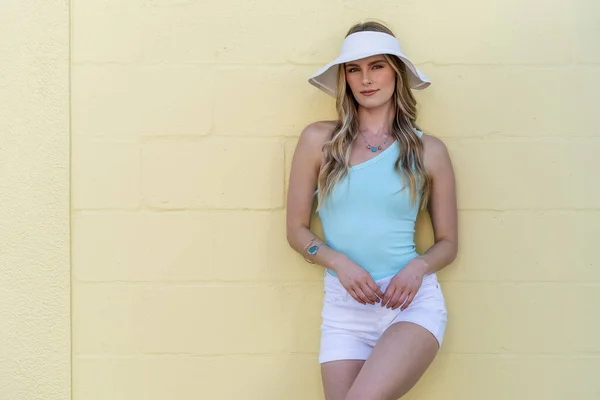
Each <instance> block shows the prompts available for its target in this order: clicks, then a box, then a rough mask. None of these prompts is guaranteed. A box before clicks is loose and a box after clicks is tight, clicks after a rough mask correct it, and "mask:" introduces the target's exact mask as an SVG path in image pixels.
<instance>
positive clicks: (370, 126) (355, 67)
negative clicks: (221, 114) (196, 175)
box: [287, 22, 458, 400]
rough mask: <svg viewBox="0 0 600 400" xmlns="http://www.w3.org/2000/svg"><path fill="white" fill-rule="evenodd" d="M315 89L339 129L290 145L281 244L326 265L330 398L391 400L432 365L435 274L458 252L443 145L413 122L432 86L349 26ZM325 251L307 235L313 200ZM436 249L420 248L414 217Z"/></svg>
mask: <svg viewBox="0 0 600 400" xmlns="http://www.w3.org/2000/svg"><path fill="white" fill-rule="evenodd" d="M309 82H310V83H311V84H313V85H314V86H316V87H318V88H320V89H322V90H323V91H325V92H326V93H328V94H330V95H332V96H335V98H336V107H337V112H338V118H339V120H338V121H320V122H315V123H312V124H310V125H308V126H307V127H306V128H305V129H304V130H303V131H302V133H301V135H300V139H299V141H298V145H297V147H296V150H295V153H294V157H293V161H292V168H291V171H290V181H289V190H288V199H287V238H288V242H289V243H290V246H291V247H292V248H294V249H295V250H296V251H297V252H299V253H301V254H302V255H303V256H304V258H305V259H306V261H308V262H310V263H317V264H320V265H322V266H324V267H325V274H324V275H325V278H324V279H325V296H324V304H323V311H322V317H323V324H322V326H321V331H322V336H321V349H320V354H319V362H320V364H321V373H322V377H323V386H324V390H325V396H326V398H327V400H343V399H345V400H370V399H373V400H375V399H376V400H381V399H390V400H392V399H397V398H399V397H401V396H403V395H404V394H405V393H407V392H408V391H409V390H410V388H412V387H413V386H414V384H415V383H416V382H417V381H418V380H419V378H420V377H421V376H422V375H423V373H424V372H425V370H426V369H427V367H428V366H429V365H430V364H431V362H432V361H433V359H434V358H435V356H436V354H437V352H438V349H439V347H440V346H441V343H442V339H443V335H444V331H445V327H446V321H447V314H446V307H445V301H444V297H443V294H442V291H441V288H440V285H439V282H438V281H437V276H436V272H437V271H439V270H440V269H442V268H444V267H445V266H447V265H448V264H450V263H451V262H452V261H453V260H454V258H455V257H456V253H457V245H458V237H457V236H458V235H457V209H456V200H455V185H454V173H453V168H452V164H451V161H450V157H449V155H448V152H447V149H446V146H445V145H444V144H443V143H442V142H441V141H440V140H439V139H437V138H435V137H433V136H430V135H427V134H423V132H422V131H421V130H420V129H419V128H418V126H417V125H416V123H415V120H416V101H415V98H414V97H413V95H412V92H411V89H424V88H426V87H427V86H429V85H430V82H429V81H428V80H427V78H426V77H425V76H424V75H423V74H422V73H421V72H420V71H419V70H417V69H416V67H415V66H414V65H413V64H412V63H411V62H410V60H408V59H407V58H406V56H405V55H404V54H403V53H402V51H401V49H400V45H399V43H398V41H397V39H396V38H395V37H394V35H393V33H392V32H391V31H390V30H389V29H388V28H386V27H385V26H384V25H382V24H380V23H377V22H365V23H361V24H357V25H355V26H353V27H352V28H351V29H350V30H349V32H348V33H347V35H346V38H345V40H344V44H343V46H342V50H341V54H340V56H339V57H338V58H337V59H336V60H335V61H333V62H331V63H329V64H327V65H326V66H325V67H323V68H321V69H320V70H319V71H318V72H317V73H315V74H314V75H313V76H312V77H311V78H310V80H309ZM315 196H316V198H317V201H318V207H317V212H318V213H319V216H320V218H321V222H322V224H323V232H324V235H325V239H326V243H324V242H323V241H322V240H320V239H319V238H317V237H316V235H315V234H314V233H312V232H311V231H310V228H309V226H310V217H311V211H312V205H313V201H314V198H315ZM423 209H428V210H429V213H430V215H431V220H432V225H433V228H434V233H435V235H434V237H435V243H434V245H433V246H432V247H431V248H429V249H428V250H427V251H426V252H425V253H424V254H422V255H419V254H418V253H416V251H415V244H414V226H415V219H416V217H417V213H418V212H419V211H420V210H423Z"/></svg>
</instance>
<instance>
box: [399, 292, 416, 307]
mask: <svg viewBox="0 0 600 400" xmlns="http://www.w3.org/2000/svg"><path fill="white" fill-rule="evenodd" d="M414 298H415V295H414V293H412V292H411V293H409V295H408V297H407V298H406V301H405V302H404V304H402V306H401V308H400V311H404V310H406V309H407V308H408V306H409V305H410V303H412V301H413V299H414Z"/></svg>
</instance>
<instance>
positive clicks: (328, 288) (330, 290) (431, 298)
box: [319, 271, 448, 364]
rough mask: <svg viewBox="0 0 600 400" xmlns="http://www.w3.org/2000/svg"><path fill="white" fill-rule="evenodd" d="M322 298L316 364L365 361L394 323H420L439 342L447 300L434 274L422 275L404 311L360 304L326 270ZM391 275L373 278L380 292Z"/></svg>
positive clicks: (442, 334) (442, 332) (441, 336)
mask: <svg viewBox="0 0 600 400" xmlns="http://www.w3.org/2000/svg"><path fill="white" fill-rule="evenodd" d="M324 279H325V285H324V286H325V297H324V299H323V311H322V318H323V322H322V325H321V349H320V353H319V363H321V364H322V363H325V362H328V361H335V360H366V359H367V358H368V356H369V354H371V350H372V349H373V347H374V346H375V344H376V343H377V341H378V340H379V338H380V337H381V335H382V334H383V332H384V331H385V330H386V328H387V327H388V326H390V325H392V324H393V323H395V322H400V321H408V322H413V323H415V324H417V325H420V326H422V327H423V328H425V329H427V330H428V331H429V332H431V333H432V334H433V336H434V337H435V338H436V339H437V341H438V344H439V346H441V345H442V340H443V338H444V332H445V330H446V322H447V320H448V317H447V312H446V303H445V300H444V295H443V293H442V288H441V287H440V284H439V282H438V279H437V275H436V274H429V275H426V276H425V277H424V278H423V283H422V284H421V287H420V288H419V290H418V291H417V295H416V296H415V298H414V299H413V301H412V303H410V305H409V306H408V307H407V308H406V310H404V311H400V308H397V309H396V310H392V309H388V308H386V307H381V303H375V304H361V303H359V302H358V301H356V300H354V298H353V297H352V296H351V295H350V294H349V293H348V292H347V291H346V289H345V288H344V287H343V286H342V284H341V283H340V281H339V280H338V278H337V277H335V276H333V275H331V274H330V273H328V272H327V271H326V272H325V278H324ZM391 279H392V276H390V277H387V278H383V279H380V280H378V281H376V283H377V285H378V286H379V287H380V288H381V291H382V292H385V289H386V288H387V286H388V285H389V283H390V280H391Z"/></svg>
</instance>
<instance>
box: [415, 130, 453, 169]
mask: <svg viewBox="0 0 600 400" xmlns="http://www.w3.org/2000/svg"><path fill="white" fill-rule="evenodd" d="M421 141H422V142H423V159H424V162H425V166H426V167H427V166H430V167H435V166H436V165H437V164H439V163H440V162H444V160H446V159H447V158H448V157H449V155H448V148H447V147H446V144H445V143H444V142H443V141H442V140H441V139H440V138H437V137H435V136H433V135H432V134H430V133H423V135H422V136H421Z"/></svg>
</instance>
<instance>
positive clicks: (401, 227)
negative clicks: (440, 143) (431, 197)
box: [319, 130, 423, 280]
mask: <svg viewBox="0 0 600 400" xmlns="http://www.w3.org/2000/svg"><path fill="white" fill-rule="evenodd" d="M416 132H417V134H418V135H419V137H422V136H423V132H421V131H418V130H417V131H416ZM399 153H400V146H399V145H398V141H394V142H393V143H392V144H391V145H390V146H389V147H388V148H386V149H385V150H383V151H382V152H381V153H379V154H377V155H376V156H375V157H373V158H371V159H369V160H367V161H364V162H362V163H360V164H357V165H354V166H352V167H350V170H349V172H348V174H347V175H346V176H345V177H344V178H343V179H342V180H341V181H340V182H339V183H338V184H337V185H336V186H335V187H334V189H333V192H332V193H331V196H329V197H328V198H327V199H326V200H325V202H324V204H323V205H322V207H321V209H320V210H319V217H320V218H321V222H322V225H323V233H324V235H325V243H327V245H328V246H329V247H331V248H332V249H334V250H337V251H340V252H342V253H344V254H346V255H347V256H348V257H350V259H352V260H353V261H355V262H356V263H357V264H358V265H360V266H361V267H363V268H364V269H366V270H367V271H368V272H369V273H370V274H371V276H372V277H373V279H375V280H379V279H382V278H386V277H388V276H391V275H394V274H396V273H397V272H398V271H400V269H402V268H403V267H404V266H405V265H406V264H407V263H408V262H409V261H410V260H411V259H412V258H414V257H417V256H418V255H419V254H418V253H417V252H416V250H415V242H414V234H415V220H416V217H417V213H418V204H419V201H420V196H419V197H417V201H416V202H415V204H414V205H412V204H411V201H410V189H409V187H408V184H406V187H405V188H404V186H405V185H404V182H403V181H402V178H401V177H400V175H398V172H396V170H395V169H394V163H395V162H396V159H397V158H398V155H399ZM328 272H329V273H330V274H332V275H333V276H336V274H335V272H334V271H332V270H328Z"/></svg>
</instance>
